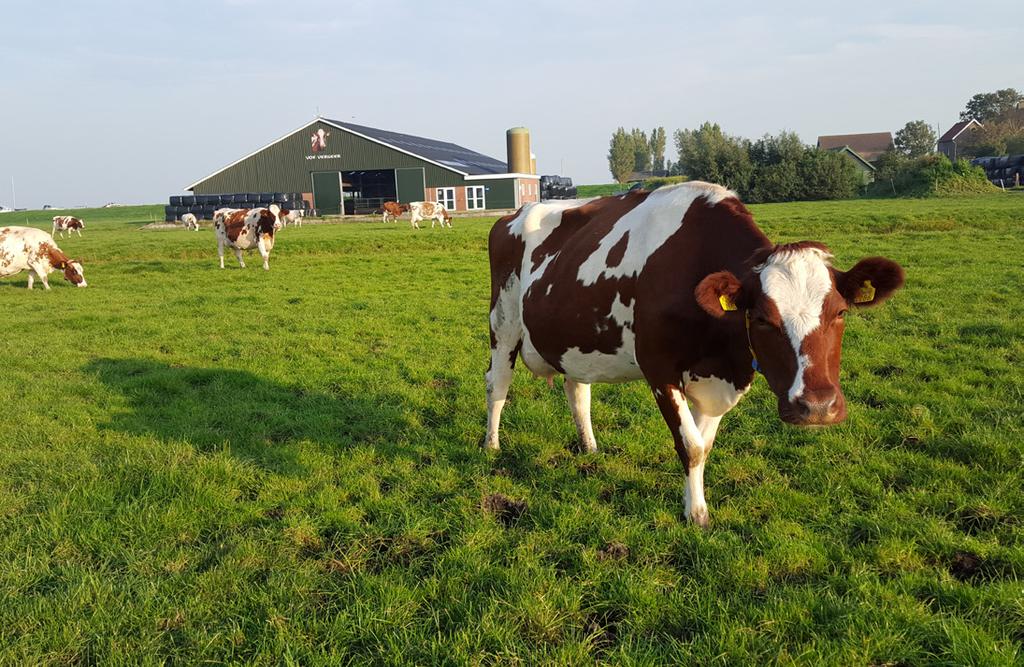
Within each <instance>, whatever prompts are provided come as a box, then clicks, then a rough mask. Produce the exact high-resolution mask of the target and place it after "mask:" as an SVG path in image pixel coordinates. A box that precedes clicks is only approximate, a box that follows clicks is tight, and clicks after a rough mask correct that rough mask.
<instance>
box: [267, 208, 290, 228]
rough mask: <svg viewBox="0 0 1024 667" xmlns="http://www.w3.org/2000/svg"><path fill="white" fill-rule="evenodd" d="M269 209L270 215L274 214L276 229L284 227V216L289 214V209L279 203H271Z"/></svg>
mask: <svg viewBox="0 0 1024 667" xmlns="http://www.w3.org/2000/svg"><path fill="white" fill-rule="evenodd" d="M267 210H268V211H270V215H272V216H273V218H274V223H273V227H274V231H277V230H279V229H281V228H282V227H284V216H286V215H288V211H287V210H285V209H282V208H281V207H280V206H278V205H277V204H271V205H270V206H268V207H267Z"/></svg>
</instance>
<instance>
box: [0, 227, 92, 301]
mask: <svg viewBox="0 0 1024 667" xmlns="http://www.w3.org/2000/svg"><path fill="white" fill-rule="evenodd" d="M54 270H57V271H63V272H64V278H66V279H67V280H68V282H70V283H71V284H73V285H77V286H78V287H85V286H86V283H85V274H84V273H83V272H82V264H81V263H80V262H79V261H78V260H75V259H69V258H68V256H67V255H65V254H64V253H63V252H61V249H60V248H58V247H57V243H56V242H55V241H54V240H53V236H52V235H50V234H47V233H46V232H45V231H43V230H42V229H36V228H35V227H0V277H4V278H5V277H7V276H13V275H15V274H17V273H21V272H22V271H28V272H29V274H28V288H29V289H32V284H33V282H34V281H35V277H36V276H39V280H41V281H42V282H43V287H45V288H46V289H50V281H49V280H48V279H47V276H49V275H50V273H51V272H52V271H54Z"/></svg>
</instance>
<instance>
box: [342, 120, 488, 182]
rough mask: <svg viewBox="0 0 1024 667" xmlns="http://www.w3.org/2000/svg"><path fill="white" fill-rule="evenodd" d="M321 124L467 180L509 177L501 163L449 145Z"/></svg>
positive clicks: (349, 125) (371, 129) (347, 125)
mask: <svg viewBox="0 0 1024 667" xmlns="http://www.w3.org/2000/svg"><path fill="white" fill-rule="evenodd" d="M323 120H324V121H325V122H327V123H330V124H331V125H335V126H337V127H340V128H343V129H346V130H349V131H350V132H354V133H356V134H361V135H363V136H366V137H369V138H370V139H373V140H375V141H378V142H380V143H382V144H385V145H388V146H391V147H392V148H397V149H398V150H401V151H405V152H406V153H412V154H413V155H417V156H419V157H421V158H424V159H426V160H430V161H431V162H436V163H438V164H440V165H442V166H445V167H448V168H449V169H454V170H456V171H460V172H462V173H465V174H469V175H470V176H482V175H485V174H507V173H508V165H507V164H505V163H504V162H502V161H500V160H495V159H494V158H492V157H488V156H486V155H484V154H483V153H477V152H476V151H471V150H469V149H468V148H463V147H462V146H459V145H458V144H453V143H450V142H448V141H438V140H437V139H427V138H426V137H417V136H415V135H412V134H402V133H401V132H392V131H391V130H381V129H378V128H376V127H367V126H365V125H356V124H355V123H346V122H344V121H340V120H331V119H330V118H324V119H323Z"/></svg>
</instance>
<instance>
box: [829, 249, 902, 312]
mask: <svg viewBox="0 0 1024 667" xmlns="http://www.w3.org/2000/svg"><path fill="white" fill-rule="evenodd" d="M902 286H903V267H901V266H900V265H899V264H897V263H896V262H894V261H892V260H891V259H886V258H885V257H868V258H866V259H862V260H860V261H859V262H857V264H856V265H855V266H854V267H853V268H852V269H850V270H849V271H847V272H846V273H843V272H840V271H837V272H836V288H837V289H838V290H839V293H840V294H842V295H843V298H844V299H846V301H847V303H850V304H852V305H854V306H859V307H868V306H877V305H878V304H880V303H882V302H883V301H885V300H886V299H888V298H889V297H890V296H892V293H893V292H895V291H896V290H898V289H899V288H900V287H902Z"/></svg>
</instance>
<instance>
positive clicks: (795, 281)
mask: <svg viewBox="0 0 1024 667" xmlns="http://www.w3.org/2000/svg"><path fill="white" fill-rule="evenodd" d="M831 259H832V254H831V253H830V252H829V250H828V248H826V247H825V246H824V245H822V244H820V243H814V242H810V241H803V242H800V243H791V244H787V245H780V246H775V247H774V248H768V249H765V250H763V251H759V252H758V253H757V254H755V256H754V257H753V258H752V259H751V269H750V271H749V274H748V275H746V276H745V277H744V279H743V280H742V281H741V280H740V279H738V278H737V277H736V276H734V275H733V274H732V273H730V272H728V271H722V272H719V273H713V274H711V275H709V276H707V277H706V278H704V280H702V281H701V283H700V284H699V285H698V286H697V290H696V296H697V300H698V302H699V303H700V305H701V307H702V308H703V309H704V310H706V311H707V312H708V313H709V314H711V315H712V316H714V317H719V318H722V317H730V318H736V321H737V322H738V323H739V324H740V326H743V327H744V328H745V329H746V331H747V335H748V336H749V339H748V342H749V345H750V347H751V349H752V351H753V354H754V357H755V359H756V362H757V365H758V367H759V370H760V371H761V373H763V374H764V376H765V378H766V379H767V380H768V385H769V386H770V387H771V389H772V391H773V392H775V395H776V397H778V401H779V416H780V417H781V418H782V420H783V421H786V422H788V423H791V424H802V425H812V424H836V423H839V422H841V421H843V420H844V419H845V418H846V399H845V397H844V396H843V392H842V390H841V389H840V388H839V361H840V356H841V354H842V342H843V327H844V316H845V315H846V312H847V310H848V309H849V308H851V307H868V306H874V305H877V304H879V303H882V302H883V301H885V300H886V299H888V298H889V296H890V295H891V294H892V293H893V292H895V291H896V290H897V289H899V288H900V286H902V285H903V269H902V268H900V265H899V264H897V263H895V262H893V261H891V260H888V259H885V258H884V257H869V258H866V259H862V260H861V261H860V262H858V263H857V264H856V265H855V266H854V267H853V268H852V269H850V270H849V271H846V272H843V271H839V270H838V269H835V268H833V267H832V265H831V264H830V260H831Z"/></svg>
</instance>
